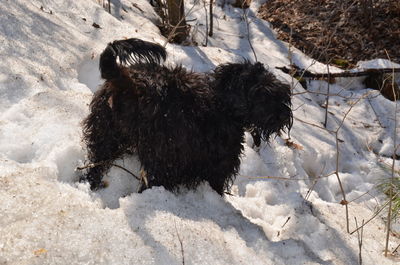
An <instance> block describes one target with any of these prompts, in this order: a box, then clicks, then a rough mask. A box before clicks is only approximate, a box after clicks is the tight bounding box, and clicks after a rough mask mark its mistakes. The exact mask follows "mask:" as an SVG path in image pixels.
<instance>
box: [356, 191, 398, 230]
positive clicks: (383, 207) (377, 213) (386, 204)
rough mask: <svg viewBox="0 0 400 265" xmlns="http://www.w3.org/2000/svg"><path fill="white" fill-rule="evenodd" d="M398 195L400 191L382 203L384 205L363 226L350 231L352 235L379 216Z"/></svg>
mask: <svg viewBox="0 0 400 265" xmlns="http://www.w3.org/2000/svg"><path fill="white" fill-rule="evenodd" d="M397 195H399V193H398V192H397V193H396V194H395V195H394V196H393V197H391V198H389V200H388V201H387V202H385V204H384V205H382V207H381V208H380V209H379V210H378V211H376V212H375V213H374V214H373V215H372V216H371V218H369V219H368V220H367V221H366V222H365V223H364V224H363V225H362V226H360V227H358V228H357V229H355V230H354V231H352V232H350V235H352V234H354V233H355V232H357V231H358V230H359V229H361V228H363V227H364V226H366V225H367V224H368V223H369V222H371V221H372V220H373V219H375V217H377V216H378V215H379V213H380V212H382V211H383V209H385V208H386V206H388V204H389V201H390V200H392V199H393V198H395V197H396V196H397Z"/></svg>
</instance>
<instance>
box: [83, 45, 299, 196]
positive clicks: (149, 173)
mask: <svg viewBox="0 0 400 265" xmlns="http://www.w3.org/2000/svg"><path fill="white" fill-rule="evenodd" d="M165 58H166V51H165V49H164V48H163V47H161V46H159V45H157V44H153V43H149V42H145V41H142V40H139V39H128V40H120V41H114V42H113V43H110V44H108V46H107V48H106V49H105V50H104V51H103V53H102V54H101V56H100V71H101V76H102V78H104V79H105V80H106V81H105V83H104V85H103V86H102V88H101V89H100V90H99V91H97V92H96V94H95V95H94V98H93V100H92V102H91V104H90V110H91V113H90V114H89V116H88V117H87V118H86V119H85V120H84V131H83V132H84V141H85V142H86V144H87V148H88V152H89V155H88V158H89V160H90V161H91V162H92V167H91V168H90V169H89V170H88V172H87V173H86V175H85V177H84V179H85V180H88V181H89V183H90V185H91V188H92V189H97V188H100V187H103V185H104V184H103V183H102V176H103V174H105V173H106V172H107V171H108V170H109V168H110V167H111V166H112V162H113V161H114V160H115V159H117V158H122V157H123V156H124V155H125V154H136V155H137V156H138V158H139V160H140V163H141V166H142V173H143V174H142V177H143V179H144V183H142V189H145V188H148V187H151V186H159V185H162V186H164V187H165V188H166V189H168V190H172V191H177V190H178V189H179V187H180V186H185V187H187V188H195V187H196V186H197V185H198V184H199V183H201V182H203V181H207V182H208V183H209V184H210V186H211V187H212V188H213V189H214V190H215V191H217V192H218V193H219V194H221V195H222V194H223V192H224V190H229V188H230V186H231V184H232V182H233V180H234V178H235V175H236V174H237V173H238V170H239V166H240V154H241V153H242V151H243V146H242V143H243V142H244V132H245V130H249V131H250V132H251V133H252V135H253V137H254V138H255V142H256V144H259V142H260V140H259V139H260V138H262V139H263V140H265V141H268V139H269V137H270V135H271V134H273V133H279V132H280V131H281V130H283V129H285V128H287V129H290V127H291V125H292V112H291V109H290V106H291V101H290V87H289V86H288V85H286V84H283V83H282V82H280V81H278V80H277V79H276V78H275V77H274V76H273V75H272V74H271V73H269V72H268V71H267V70H266V69H265V68H264V66H263V65H262V64H261V63H255V64H251V63H250V62H244V63H231V64H224V65H220V66H218V67H217V68H216V69H215V71H214V72H213V73H209V74H203V73H195V72H191V71H188V70H186V69H184V68H182V67H180V66H179V67H175V68H169V67H166V66H163V65H162V64H161V61H162V60H165ZM117 59H118V62H117Z"/></svg>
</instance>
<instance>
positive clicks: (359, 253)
mask: <svg viewBox="0 0 400 265" xmlns="http://www.w3.org/2000/svg"><path fill="white" fill-rule="evenodd" d="M354 220H355V222H356V227H357V228H358V223H357V218H356V217H354ZM361 227H362V228H361V229H360V230H361V231H359V230H357V240H358V250H359V252H358V263H359V264H360V265H362V255H361V251H362V244H363V234H364V220H363V221H362V224H361Z"/></svg>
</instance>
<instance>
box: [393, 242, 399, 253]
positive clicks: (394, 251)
mask: <svg viewBox="0 0 400 265" xmlns="http://www.w3.org/2000/svg"><path fill="white" fill-rule="evenodd" d="M399 247H400V244H398V245H397V247H396V248H395V249H394V250H393V251H392V254H394V253H396V252H397V250H398V249H399Z"/></svg>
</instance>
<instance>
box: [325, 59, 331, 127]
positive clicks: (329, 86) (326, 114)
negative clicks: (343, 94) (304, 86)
mask: <svg viewBox="0 0 400 265" xmlns="http://www.w3.org/2000/svg"><path fill="white" fill-rule="evenodd" d="M326 68H327V70H328V82H326V84H327V86H328V88H327V91H326V93H327V96H326V103H325V122H324V127H325V128H327V125H328V109H329V93H330V88H331V84H330V77H331V72H330V70H329V64H326Z"/></svg>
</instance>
